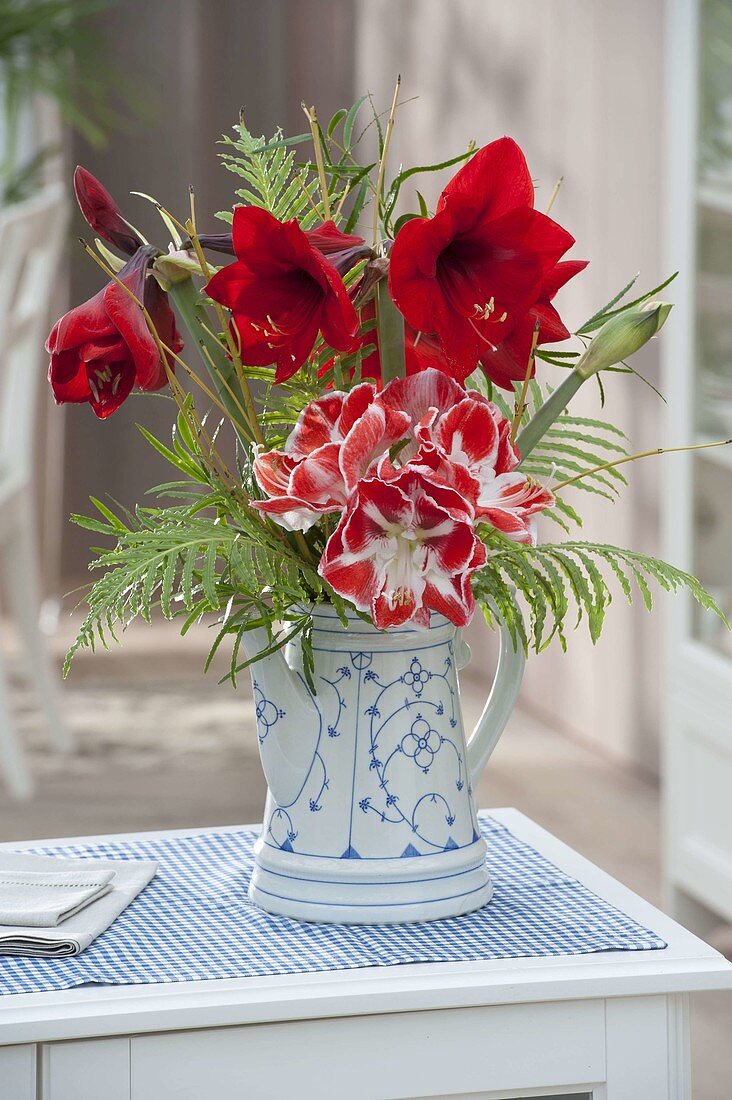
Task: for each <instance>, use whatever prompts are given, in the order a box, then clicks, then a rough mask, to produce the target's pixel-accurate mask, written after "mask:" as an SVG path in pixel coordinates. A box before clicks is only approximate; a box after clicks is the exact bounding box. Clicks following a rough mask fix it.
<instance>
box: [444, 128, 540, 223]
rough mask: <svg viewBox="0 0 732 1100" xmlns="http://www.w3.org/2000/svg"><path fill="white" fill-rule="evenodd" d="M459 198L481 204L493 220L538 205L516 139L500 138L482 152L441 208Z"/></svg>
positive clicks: (456, 180)
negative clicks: (521, 208) (517, 209)
mask: <svg viewBox="0 0 732 1100" xmlns="http://www.w3.org/2000/svg"><path fill="white" fill-rule="evenodd" d="M456 199H457V200H461V199H462V200H465V199H467V200H468V201H469V202H470V203H471V204H473V203H475V204H477V203H479V204H480V208H481V212H482V214H483V215H486V214H487V215H489V216H490V217H491V218H498V217H500V216H501V215H502V214H505V213H506V212H507V211H509V210H514V209H515V208H516V207H520V206H533V205H534V185H533V183H532V180H531V172H530V171H529V167H528V165H527V163H526V157H525V156H524V154H523V152H522V151H521V149H520V147H519V146H518V145H517V144H516V142H515V141H514V140H513V139H512V138H509V137H502V138H498V140H497V141H492V142H491V143H490V144H489V145H485V146H483V148H482V149H479V150H478V152H477V153H476V154H475V155H474V156H473V157H471V159H470V160H469V161H468V162H467V164H465V165H464V166H463V167H462V168H461V169H460V171H459V172H457V174H456V175H455V176H453V178H452V179H451V180H450V182H449V183H448V185H447V187H445V189H444V191H443V192H442V195H441V196H440V201H439V203H438V207H437V209H438V210H440V209H441V208H442V207H443V206H444V205H446V203H448V202H452V201H454V200H456Z"/></svg>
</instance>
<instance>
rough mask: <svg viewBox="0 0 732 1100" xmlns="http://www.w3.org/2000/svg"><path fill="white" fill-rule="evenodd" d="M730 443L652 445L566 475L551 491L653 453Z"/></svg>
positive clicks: (725, 445)
mask: <svg viewBox="0 0 732 1100" xmlns="http://www.w3.org/2000/svg"><path fill="white" fill-rule="evenodd" d="M730 443H732V439H715V440H714V441H713V442H711V443H691V444H687V445H686V446H685V447H654V448H653V450H651V451H638V453H637V454H634V455H625V456H624V458H616V459H615V461H614V462H601V463H600V465H599V466H593V467H592V468H591V469H590V470H584V471H583V472H582V473H581V474H575V476H574V477H568V478H567V480H566V481H562V482H561V483H560V484H559V485H555V486H554V488H553V489H552V492H554V493H556V492H558V491H559V489H566V487H567V486H568V485H573V484H574V482H575V481H581V479H582V478H583V477H589V475H590V474H599V473H601V472H602V471H603V470H610V469H613V468H614V467H615V466H622V465H623V463H624V462H635V460H636V459H638V458H652V457H653V456H654V455H670V454H677V453H678V452H679V451H704V450H706V449H707V448H709V447H727V446H728V445H729V444H730Z"/></svg>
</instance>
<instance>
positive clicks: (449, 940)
mask: <svg viewBox="0 0 732 1100" xmlns="http://www.w3.org/2000/svg"><path fill="white" fill-rule="evenodd" d="M481 829H482V832H483V835H484V836H485V838H486V841H487V842H488V865H489V868H490V872H491V875H492V877H493V882H494V885H495V892H494V895H493V900H492V901H491V903H490V905H488V906H486V907H485V908H484V909H480V910H479V911H478V912H476V913H470V914H468V915H467V916H464V917H453V918H451V919H449V920H442V921H433V922H429V923H424V924H416V923H415V924H402V925H371V926H366V925H361V926H358V927H354V926H350V927H349V926H347V925H325V924H304V923H300V922H299V921H295V920H291V919H289V918H287V917H273V916H270V915H269V914H267V913H264V912H262V910H260V909H257V908H255V907H254V906H252V905H250V904H249V903H248V901H247V885H248V882H249V875H250V873H251V868H252V848H253V846H254V841H255V839H256V833H254V832H252V831H249V830H244V829H242V830H237V831H234V832H210V833H204V834H201V835H199V836H192V837H172V838H169V839H167V840H137V841H125V842H118V843H112V842H110V843H103V844H89V845H66V846H64V847H58V848H38V849H36V850H37V851H39V852H42V853H44V854H47V855H64V856H90V857H102V858H104V859H135V858H139V859H156V860H158V862H159V864H160V870H159V872H158V874H157V876H156V877H155V878H154V879H153V881H152V882H151V883H150V885H149V886H148V887H147V888H146V889H145V890H144V891H143V893H142V894H140V895H139V897H138V898H137V899H136V900H135V901H134V902H133V903H132V905H130V906H129V907H128V908H127V909H126V910H125V912H124V913H122V914H121V915H120V916H119V917H118V918H117V920H116V921H115V922H114V924H113V925H112V926H111V927H110V928H109V929H107V931H106V932H105V933H104V935H102V936H100V937H99V939H97V940H95V942H94V943H92V944H91V946H90V947H88V948H87V949H86V951H84V952H83V953H82V954H81V955H77V956H74V957H72V958H68V959H24V958H11V957H0V993H38V992H42V991H44V990H50V989H69V988H72V987H73V986H78V985H85V984H88V983H101V984H108V985H136V984H144V983H148V982H186V981H194V980H197V979H205V978H241V977H260V976H262V975H270V974H295V973H302V972H306V971H315V970H349V969H353V968H355V967H363V966H395V965H397V964H399V963H418V962H419V963H425V962H464V961H471V960H478V959H507V958H519V957H526V956H543V955H581V954H587V953H589V952H591V951H649V950H653V949H655V948H662V947H665V946H666V944H665V943H664V942H663V940H661V939H659V937H658V936H657V935H656V934H655V933H654V932H651V931H649V930H648V929H647V928H643V927H642V925H640V924H637V923H636V922H635V921H634V920H631V918H630V917H628V916H626V915H625V914H624V913H621V912H620V910H618V909H616V908H614V906H612V905H610V904H609V903H608V902H606V901H603V900H602V898H599V897H598V896H597V895H596V894H593V893H592V892H591V891H590V890H588V889H587V888H586V887H585V886H583V885H582V884H581V883H580V882H578V881H577V880H576V879H573V878H571V877H570V876H569V875H567V874H565V873H564V872H562V871H560V870H558V868H556V867H555V866H554V865H553V864H552V863H550V862H549V860H547V859H545V858H544V856H542V855H541V854H540V853H539V852H537V851H536V850H535V849H534V848H531V847H530V846H529V845H528V844H525V843H524V842H523V841H521V840H519V839H518V838H517V837H515V836H514V835H513V834H512V833H511V832H510V831H509V830H508V829H507V828H505V826H503V825H501V824H499V822H497V821H495V820H493V819H492V818H491V817H489V816H487V815H483V816H482V817H481Z"/></svg>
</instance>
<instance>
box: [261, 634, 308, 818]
mask: <svg viewBox="0 0 732 1100" xmlns="http://www.w3.org/2000/svg"><path fill="white" fill-rule="evenodd" d="M270 644H271V642H270V638H269V635H268V633H267V631H266V630H265V629H264V628H258V629H256V630H250V631H247V633H246V634H244V636H243V638H242V645H243V647H244V651H245V652H246V654H247V656H248V657H254V656H256V655H257V654H258V653H261V652H262V651H263V650H265V649H267V648H268V647H269V645H270ZM295 654H296V651H295V650H294V649H293V648H292V647H289V646H288V652H287V653H286V652H285V651H284V650H283V649H279V650H277V651H276V652H275V653H272V654H270V655H269V656H268V657H264V658H262V659H261V660H259V661H257V662H256V663H255V664H253V665H252V666H251V669H250V671H251V677H252V688H253V691H254V707H255V713H256V719H257V738H258V741H259V752H260V756H261V758H262V768H263V770H264V774H265V777H266V779H267V786H268V787H269V789H270V792H271V794H272V797H273V798H274V800H275V802H276V803H277V805H278V806H280V807H281V808H283V809H285V808H286V807H288V806H290V805H292V803H293V802H294V801H295V800H296V799H297V796H298V795H299V794H300V792H301V790H302V788H303V785H304V783H305V782H306V780H307V778H308V775H309V773H310V769H311V768H312V766H313V762H314V760H315V754H316V751H317V746H318V740H319V737H320V725H321V716H320V712H319V710H318V707H317V705H316V703H315V699H314V697H313V696H312V694H311V693H310V691H309V690H308V687H307V685H306V683H305V679H304V677H303V675H302V672H301V671H300V669H299V668H298V665H297V661H296V659H295Z"/></svg>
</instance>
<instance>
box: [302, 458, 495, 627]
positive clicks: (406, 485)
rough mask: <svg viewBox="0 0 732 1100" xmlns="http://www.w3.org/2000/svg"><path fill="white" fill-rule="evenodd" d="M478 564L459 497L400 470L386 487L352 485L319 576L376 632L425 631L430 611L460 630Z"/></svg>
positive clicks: (481, 556) (479, 546)
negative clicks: (409, 625) (404, 627)
mask: <svg viewBox="0 0 732 1100" xmlns="http://www.w3.org/2000/svg"><path fill="white" fill-rule="evenodd" d="M485 560H486V552H485V547H484V546H483V543H482V542H481V541H480V540H479V539H478V538H477V537H476V535H475V532H474V530H473V521H472V516H471V514H470V511H469V510H468V509H467V508H466V506H465V503H464V501H462V500H461V498H460V496H459V495H458V494H457V493H456V492H454V490H452V489H449V488H446V487H445V486H442V485H439V484H438V483H437V482H434V481H431V480H430V479H428V478H427V477H425V476H424V474H423V473H421V472H418V471H415V470H411V469H409V468H405V469H404V470H403V471H402V472H401V473H400V474H399V476H398V477H396V478H394V479H393V480H391V481H383V480H381V479H380V478H376V477H374V478H366V479H365V480H363V481H361V482H360V484H359V485H358V488H357V490H356V493H355V494H354V496H353V497H352V499H351V502H350V504H349V506H348V510H347V511H346V513H345V515H344V517H343V519H342V520H341V522H340V524H339V525H338V528H337V529H336V531H335V532H334V533H333V535H331V537H330V539H329V540H328V543H327V545H326V548H325V552H324V554H323V557H322V559H321V563H320V566H319V572H320V574H321V576H322V577H323V578H324V579H325V580H326V581H327V582H328V584H330V585H331V587H332V588H334V589H335V591H336V592H338V593H339V594H340V595H341V596H345V597H346V599H348V600H350V601H351V603H353V604H354V606H355V607H356V608H358V610H359V611H367V612H369V613H370V615H371V617H372V619H373V621H374V623H375V625H376V626H377V627H379V629H380V630H386V629H387V628H388V627H390V626H398V625H399V624H401V623H406V622H413V623H414V624H415V625H416V626H420V627H427V626H429V612H430V611H437V612H439V613H440V614H442V615H445V616H446V617H447V618H448V619H450V621H451V622H453V623H455V624H456V625H457V626H465V625H466V624H467V623H469V622H470V619H471V618H472V616H473V611H474V609H475V604H474V601H473V594H472V590H471V587H470V577H471V575H472V574H473V573H474V571H475V570H476V569H478V568H479V567H480V566H481V565H484V564H485Z"/></svg>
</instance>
